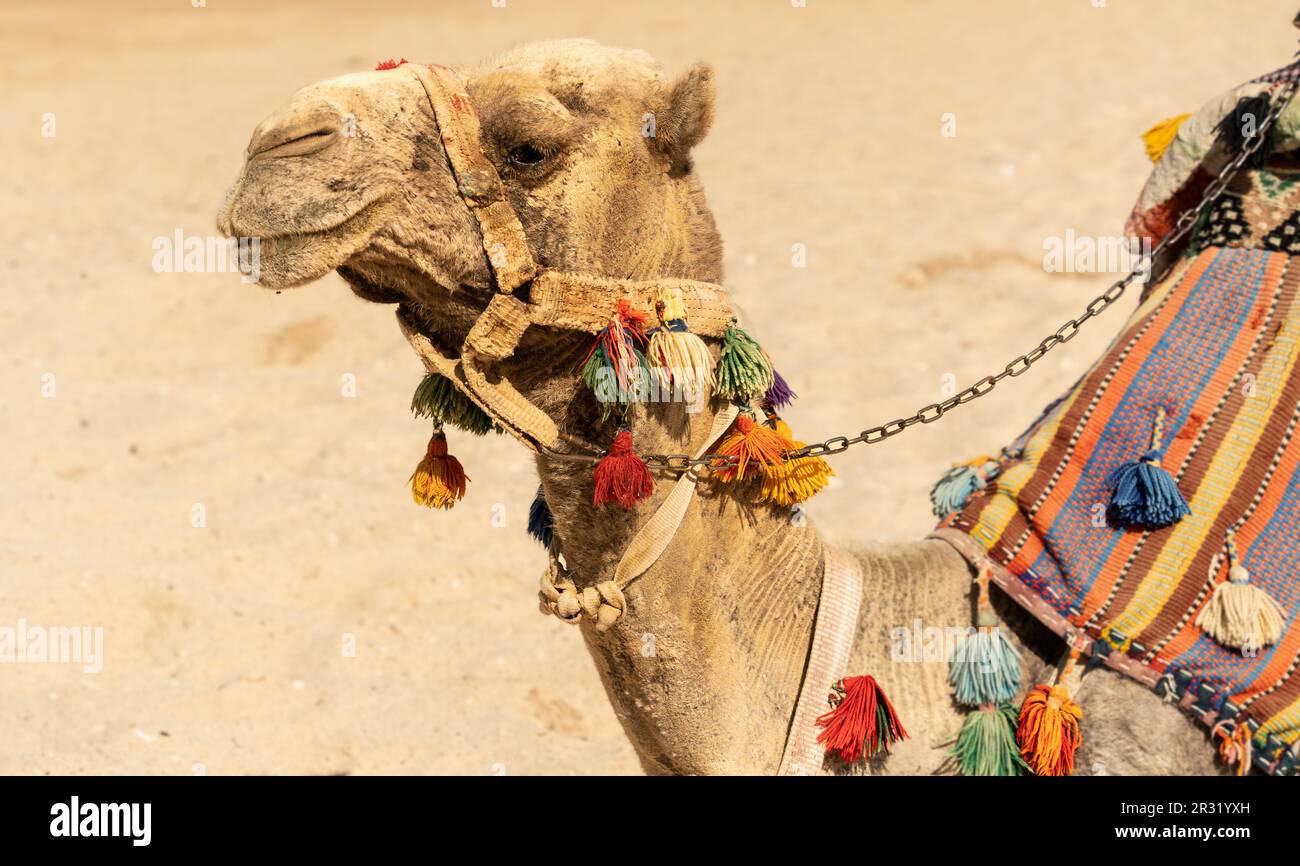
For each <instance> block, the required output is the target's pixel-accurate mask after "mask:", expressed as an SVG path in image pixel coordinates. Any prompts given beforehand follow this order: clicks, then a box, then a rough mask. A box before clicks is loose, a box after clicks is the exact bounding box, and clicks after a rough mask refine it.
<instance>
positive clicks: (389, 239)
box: [218, 40, 721, 337]
mask: <svg viewBox="0 0 1300 866" xmlns="http://www.w3.org/2000/svg"><path fill="white" fill-rule="evenodd" d="M457 71H458V73H459V74H461V75H462V76H464V78H465V81H466V84H467V88H466V89H467V92H468V94H469V95H470V98H471V101H472V102H473V104H474V106H475V108H476V109H477V111H478V113H479V119H480V124H481V146H482V149H483V152H484V153H485V155H486V156H487V157H488V159H489V160H491V162H492V163H493V164H494V165H495V167H496V168H497V170H498V172H499V173H500V175H501V177H502V180H503V181H504V183H505V185H506V187H507V190H508V192H509V195H510V200H511V204H512V205H513V207H514V209H515V211H516V213H517V214H518V215H519V218H520V220H521V221H522V223H523V226H524V229H525V233H526V234H527V236H528V240H529V244H530V246H531V248H532V253H533V256H534V257H535V259H536V260H537V262H538V263H539V264H541V265H544V266H550V267H556V268H560V269H564V270H574V271H583V272H588V273H596V274H602V275H608V276H619V277H633V278H646V277H650V276H682V277H691V278H695V279H703V280H715V281H716V280H720V278H721V245H720V242H719V240H718V237H717V233H716V230H715V229H714V226H713V220H712V217H711V216H710V215H709V213H708V211H707V209H706V207H705V205H704V202H703V193H702V191H701V189H700V187H699V185H698V183H697V182H696V179H695V176H694V173H693V172H692V168H691V148H692V147H693V146H694V145H695V144H697V143H698V142H699V141H700V140H701V139H702V138H703V137H704V135H705V133H706V132H707V130H708V127H709V124H710V122H711V120H712V116H713V102H714V94H713V80H712V72H711V70H710V69H709V67H707V66H705V65H698V66H695V67H694V68H692V69H690V70H689V71H688V72H686V73H685V74H684V75H683V76H681V77H680V78H678V79H677V80H676V81H672V82H670V81H667V80H665V78H664V77H663V75H662V73H661V71H660V69H659V66H658V64H657V63H656V62H655V61H654V60H653V59H651V58H650V57H649V56H648V55H646V54H644V53H642V52H639V51H628V50H622V49H615V48H608V47H605V46H601V45H598V44H596V43H593V42H590V41H587V40H565V41H558V42H539V43H533V44H529V45H525V46H523V47H521V48H518V49H515V50H513V51H511V52H509V53H507V54H505V55H503V56H502V57H500V58H498V59H496V60H494V61H492V62H490V63H486V64H483V65H480V66H477V67H471V68H461V69H458V70H457ZM218 224H219V226H220V228H221V230H222V231H223V232H224V233H225V234H226V235H228V236H234V237H241V238H243V237H248V238H259V239H260V268H261V283H262V285H264V286H266V287H268V288H273V289H282V288H288V287H293V286H299V285H303V284H305V283H309V282H312V281H314V280H316V279H318V278H320V277H322V276H324V275H325V274H327V273H328V272H329V271H331V270H338V271H339V273H340V274H341V275H342V276H343V277H344V279H345V280H347V282H348V283H349V284H350V285H351V287H352V288H353V290H354V291H355V292H356V293H357V294H358V295H360V296H362V297H363V298H367V299H369V300H374V301H380V302H385V303H402V304H404V305H407V306H408V307H410V308H412V309H414V310H416V311H417V312H418V313H419V315H420V316H421V318H423V319H426V320H439V321H429V324H430V326H431V328H447V327H450V328H451V329H452V331H453V332H454V330H455V329H456V324H457V323H459V324H460V325H463V326H466V327H467V323H468V322H470V321H472V314H473V312H474V311H475V310H479V309H482V307H483V306H484V304H485V303H486V300H487V298H488V297H489V295H490V293H491V291H492V288H493V287H492V276H491V270H490V268H489V266H488V262H487V260H486V257H485V253H484V251H483V248H482V243H481V237H480V232H479V227H478V224H477V223H476V221H475V220H474V218H473V217H472V215H471V214H470V212H469V211H468V209H467V208H466V205H465V203H464V202H463V200H462V199H461V197H460V195H459V193H458V192H457V188H456V183H455V181H454V179H453V176H452V173H451V170H450V168H449V166H448V163H447V158H446V154H445V152H444V149H443V144H442V141H441V138H440V135H439V130H438V125H437V122H436V120H435V118H434V115H433V111H432V109H431V106H430V102H429V99H428V96H427V94H426V92H425V89H424V87H423V85H422V84H421V80H420V71H419V68H418V67H417V66H416V65H415V64H405V65H401V66H398V67H396V68H393V69H385V70H380V71H374V72H366V73H360V74H353V75H346V76H343V77H341V78H334V79H330V80H327V81H323V82H320V83H318V84H313V85H311V86H308V87H306V88H304V89H302V90H300V91H298V93H297V94H295V95H294V96H293V97H292V98H291V99H290V100H289V102H288V103H286V104H285V105H283V106H282V107H281V108H279V109H277V110H276V111H275V112H273V113H272V114H271V116H270V117H268V118H266V119H265V120H264V121H262V123H261V124H259V125H258V127H257V128H256V129H255V130H254V131H253V136H252V139H251V140H250V142H249V145H248V150H247V155H246V161H245V163H244V167H243V171H242V172H241V174H240V177H239V179H238V181H237V182H236V183H235V186H234V187H233V189H232V190H231V192H230V194H229V196H228V200H227V202H226V204H225V205H224V206H223V208H222V211H221V213H220V214H219V216H218ZM441 320H446V321H441ZM449 323H450V324H449ZM449 336H450V337H454V333H452V334H449Z"/></svg>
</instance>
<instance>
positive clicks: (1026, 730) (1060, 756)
mask: <svg viewBox="0 0 1300 866" xmlns="http://www.w3.org/2000/svg"><path fill="white" fill-rule="evenodd" d="M1078 657H1079V653H1078V650H1071V651H1070V657H1069V660H1068V661H1067V662H1066V664H1065V669H1064V670H1063V671H1062V672H1061V676H1060V677H1058V678H1057V684H1056V685H1054V686H1045V685H1038V686H1034V687H1033V688H1032V689H1031V690H1030V691H1029V694H1027V695H1025V702H1024V704H1022V705H1021V707H1020V719H1019V723H1018V725H1017V727H1016V742H1018V743H1019V744H1020V757H1022V758H1024V759H1025V763H1026V764H1027V765H1028V766H1029V769H1030V770H1032V771H1033V772H1034V773H1035V774H1036V775H1039V776H1068V775H1070V774H1071V773H1073V772H1074V754H1075V752H1077V751H1078V750H1079V746H1081V745H1083V735H1082V734H1081V733H1080V731H1079V722H1081V721H1082V720H1083V710H1081V709H1079V705H1078V704H1076V703H1074V702H1073V701H1072V700H1070V692H1069V689H1067V688H1066V686H1065V685H1064V684H1063V681H1065V680H1066V679H1067V677H1070V678H1073V671H1074V669H1075V664H1076V662H1077V661H1078Z"/></svg>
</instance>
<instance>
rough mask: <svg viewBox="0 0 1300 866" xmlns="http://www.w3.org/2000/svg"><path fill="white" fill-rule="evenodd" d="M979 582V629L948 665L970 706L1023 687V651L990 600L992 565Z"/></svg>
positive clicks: (1002, 698)
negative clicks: (990, 571)
mask: <svg viewBox="0 0 1300 866" xmlns="http://www.w3.org/2000/svg"><path fill="white" fill-rule="evenodd" d="M975 584H976V586H977V587H978V591H979V601H978V602H977V613H976V620H975V622H976V625H977V626H978V630H977V631H976V632H974V633H973V634H968V635H967V636H966V638H965V639H964V640H962V641H961V642H959V643H958V644H957V648H956V650H955V652H954V653H953V659H952V664H951V665H950V666H949V669H948V682H950V683H952V687H953V690H954V692H955V695H956V698H957V702H958V703H959V704H965V705H966V706H969V707H975V706H980V705H983V704H1000V703H1004V702H1006V701H1009V700H1011V699H1012V698H1013V697H1015V696H1016V692H1017V691H1019V690H1020V651H1019V650H1017V649H1016V648H1015V646H1014V645H1013V644H1012V643H1011V641H1010V640H1008V639H1007V636H1006V634H1005V633H1004V632H1003V631H1002V629H1001V628H1000V627H999V625H998V617H997V614H996V613H995V612H994V610H993V605H992V603H991V601H990V600H989V570H988V568H983V569H981V570H980V573H979V576H978V577H976V578H975Z"/></svg>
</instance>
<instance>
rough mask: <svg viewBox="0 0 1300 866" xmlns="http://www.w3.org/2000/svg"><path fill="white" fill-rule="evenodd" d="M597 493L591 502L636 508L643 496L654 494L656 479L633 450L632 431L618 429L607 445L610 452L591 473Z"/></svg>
mask: <svg viewBox="0 0 1300 866" xmlns="http://www.w3.org/2000/svg"><path fill="white" fill-rule="evenodd" d="M594 476H595V480H596V492H595V494H594V495H593V496H592V499H591V501H592V504H594V505H604V504H605V503H606V502H617V503H618V504H619V505H621V506H623V507H624V508H635V507H636V504H637V503H638V502H640V501H642V500H643V499H648V498H649V497H650V494H652V493H654V489H655V482H654V479H653V478H651V477H650V470H649V468H647V467H646V465H645V461H644V460H642V459H641V458H640V457H638V456H636V452H635V451H633V450H632V433H631V431H629V430H620V431H618V435H617V436H615V437H614V442H613V444H611V445H610V446H609V451H608V452H606V454H605V456H604V457H602V458H601V460H600V462H599V463H597V464H596V471H595V473H594Z"/></svg>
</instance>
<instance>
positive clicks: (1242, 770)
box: [1210, 719, 1253, 776]
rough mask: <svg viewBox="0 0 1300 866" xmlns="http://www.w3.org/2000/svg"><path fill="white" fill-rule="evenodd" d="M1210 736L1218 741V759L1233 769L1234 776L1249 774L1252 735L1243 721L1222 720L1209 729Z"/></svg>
mask: <svg viewBox="0 0 1300 866" xmlns="http://www.w3.org/2000/svg"><path fill="white" fill-rule="evenodd" d="M1210 736H1211V737H1212V738H1213V739H1217V740H1218V741H1219V757H1220V758H1221V759H1222V760H1223V763H1224V764H1225V765H1226V766H1229V767H1232V768H1233V769H1234V775H1237V776H1244V775H1246V774H1247V773H1249V772H1250V765H1251V760H1252V759H1251V752H1252V749H1251V737H1252V736H1253V735H1252V733H1251V730H1250V725H1249V724H1248V723H1247V722H1246V720H1245V719H1242V720H1241V721H1233V720H1231V719H1224V720H1223V721H1221V722H1219V723H1218V724H1217V725H1215V726H1214V727H1213V728H1211V729H1210Z"/></svg>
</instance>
